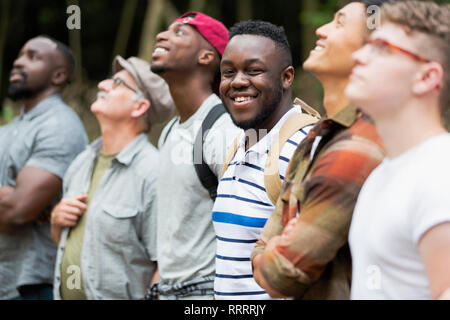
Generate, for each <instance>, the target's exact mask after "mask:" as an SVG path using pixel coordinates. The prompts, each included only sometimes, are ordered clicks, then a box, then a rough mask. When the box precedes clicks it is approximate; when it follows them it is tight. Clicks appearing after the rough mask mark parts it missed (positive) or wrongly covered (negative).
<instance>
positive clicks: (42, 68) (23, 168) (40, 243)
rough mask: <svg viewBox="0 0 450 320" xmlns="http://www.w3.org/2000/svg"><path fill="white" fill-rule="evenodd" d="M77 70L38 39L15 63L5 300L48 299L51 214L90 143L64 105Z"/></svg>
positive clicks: (1, 180) (4, 234)
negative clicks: (17, 105)
mask: <svg viewBox="0 0 450 320" xmlns="http://www.w3.org/2000/svg"><path fill="white" fill-rule="evenodd" d="M73 70H74V63H73V57H72V54H71V52H70V50H69V49H68V48H67V46H65V45H64V44H62V43H61V42H58V41H55V40H53V39H51V38H49V37H44V36H39V37H36V38H33V39H31V40H29V41H28V42H27V43H26V44H25V45H24V46H23V48H22V49H21V50H20V53H19V56H18V57H17V59H16V60H15V61H14V64H13V69H12V71H11V76H10V79H9V80H10V84H9V88H8V94H9V96H10V97H11V98H12V99H13V100H16V101H20V102H22V103H23V108H22V111H21V114H20V116H18V117H17V118H15V119H14V120H13V121H12V122H11V123H10V124H8V125H6V126H3V127H0V144H1V148H0V283H1V286H0V299H10V298H19V299H20V298H22V299H50V298H51V297H52V294H51V292H52V289H51V288H52V281H53V266H54V263H55V260H54V259H55V255H56V248H55V247H54V245H53V244H52V242H51V239H50V224H49V215H50V211H51V208H52V206H53V205H54V204H55V203H56V202H57V201H58V197H59V194H60V192H61V185H62V178H63V176H64V173H65V171H66V169H67V167H68V166H69V164H70V162H71V161H72V160H73V159H74V158H75V156H76V155H77V154H78V153H79V152H81V151H82V150H83V149H84V147H85V146H86V144H87V142H88V140H87V136H86V133H85V130H84V128H83V125H82V123H81V121H80V119H79V117H78V116H77V115H76V113H75V112H74V111H73V110H72V109H70V108H69V107H68V106H67V105H66V104H65V103H64V102H63V101H62V99H61V93H62V91H63V90H64V88H65V86H66V84H67V82H68V81H69V80H70V78H71V76H72V73H73Z"/></svg>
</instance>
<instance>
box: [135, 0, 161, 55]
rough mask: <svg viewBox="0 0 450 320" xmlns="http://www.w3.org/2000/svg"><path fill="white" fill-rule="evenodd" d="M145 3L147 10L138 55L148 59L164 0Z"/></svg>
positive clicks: (149, 0) (152, 0) (151, 0)
mask: <svg viewBox="0 0 450 320" xmlns="http://www.w3.org/2000/svg"><path fill="white" fill-rule="evenodd" d="M147 3H148V4H147V12H146V14H145V18H144V25H143V27H142V34H141V41H140V45H139V57H140V58H142V59H144V60H147V61H150V60H151V57H152V52H153V47H154V44H155V38H156V35H157V33H158V31H159V29H158V28H159V25H160V23H161V18H162V17H163V15H162V13H163V9H164V0H148V1H147Z"/></svg>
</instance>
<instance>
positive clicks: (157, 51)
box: [154, 48, 167, 53]
mask: <svg viewBox="0 0 450 320" xmlns="http://www.w3.org/2000/svg"><path fill="white" fill-rule="evenodd" d="M164 52H167V50H166V49H164V48H156V49H155V52H154V53H164Z"/></svg>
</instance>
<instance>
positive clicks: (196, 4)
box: [188, 0, 206, 11]
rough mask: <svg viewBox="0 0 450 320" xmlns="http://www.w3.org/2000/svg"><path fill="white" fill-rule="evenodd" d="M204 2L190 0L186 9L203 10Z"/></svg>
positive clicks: (201, 0) (202, 0)
mask: <svg viewBox="0 0 450 320" xmlns="http://www.w3.org/2000/svg"><path fill="white" fill-rule="evenodd" d="M205 2H206V1H205V0H191V1H190V3H189V9H188V11H203V9H204V7H205Z"/></svg>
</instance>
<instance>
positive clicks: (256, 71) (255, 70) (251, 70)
mask: <svg viewBox="0 0 450 320" xmlns="http://www.w3.org/2000/svg"><path fill="white" fill-rule="evenodd" d="M262 72H263V70H261V69H250V70H248V71H247V73H248V74H250V75H257V74H260V73H262Z"/></svg>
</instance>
